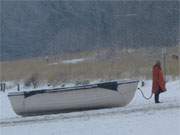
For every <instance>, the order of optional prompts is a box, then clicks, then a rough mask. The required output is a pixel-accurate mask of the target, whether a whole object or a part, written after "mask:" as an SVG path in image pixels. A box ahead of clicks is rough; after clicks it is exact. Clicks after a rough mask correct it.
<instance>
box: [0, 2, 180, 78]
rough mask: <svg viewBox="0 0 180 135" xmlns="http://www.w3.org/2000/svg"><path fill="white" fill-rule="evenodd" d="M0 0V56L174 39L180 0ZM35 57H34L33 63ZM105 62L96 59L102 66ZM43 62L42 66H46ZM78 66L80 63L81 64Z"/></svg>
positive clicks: (161, 43) (163, 42)
mask: <svg viewBox="0 0 180 135" xmlns="http://www.w3.org/2000/svg"><path fill="white" fill-rule="evenodd" d="M0 2H1V6H0V8H1V9H0V14H1V15H0V20H1V37H2V38H1V39H0V40H1V41H0V49H1V50H0V51H1V52H0V59H1V60H16V59H26V58H32V57H42V56H47V55H48V56H55V55H58V56H59V55H62V56H64V55H65V54H66V53H81V52H85V53H87V52H94V51H95V50H102V49H107V48H117V49H118V50H121V49H127V48H132V49H138V48H144V47H152V46H161V47H162V46H176V45H177V44H178V38H179V35H178V33H179V9H180V4H179V3H180V2H179V1H121V0H120V1H89V0H88V1H5V0H4V1H0ZM37 61H38V60H37ZM37 61H33V60H32V61H31V62H32V63H31V62H30V63H31V64H32V65H31V66H35V65H34V63H36V62H37ZM15 63H16V62H15ZM20 63H23V60H22V61H21V62H20ZM25 63H26V62H25ZM108 63H109V62H107V61H103V62H101V63H99V62H98V63H97V64H100V65H98V67H99V68H102V67H101V66H102V65H103V66H108ZM41 64H42V65H43V64H44V63H43V62H42V63H41V61H40V63H39V66H40V67H41V66H42V65H41ZM119 64H120V63H119ZM17 66H18V65H17ZM19 66H22V65H21V64H19ZM28 66H29V65H28ZM28 66H27V65H24V66H23V68H25V69H26V70H28V68H30V69H29V70H30V71H31V69H32V67H28ZM44 66H45V65H43V66H42V68H47V69H48V66H45V67H44ZM58 66H59V65H58ZM76 66H77V65H76ZM76 66H75V67H76ZM79 66H80V65H79ZM81 66H82V67H83V68H84V66H83V64H82V65H81ZM114 66H115V67H114V68H116V66H117V65H114ZM15 67H16V66H15ZM117 67H118V68H119V66H117ZM34 68H36V66H35V67H34ZM58 68H60V67H58ZM61 68H62V69H63V70H67V68H66V67H61ZM86 68H94V66H93V67H86ZM19 69H21V68H19ZM68 69H69V68H68ZM75 69H76V68H75ZM29 70H28V71H29ZM37 70H39V69H37ZM90 70H91V69H88V71H90ZM141 70H142V69H141ZM48 72H49V71H48ZM79 72H81V71H79ZM22 74H24V73H23V71H22ZM45 74H46V73H44V75H45ZM63 74H64V72H63ZM92 74H95V73H92ZM98 74H100V75H99V76H102V75H103V74H104V73H103V72H99V73H98ZM98 74H97V75H98ZM119 74H121V75H122V73H119ZM62 76H63V75H61V77H60V75H59V77H60V78H62ZM72 77H73V76H72ZM79 77H80V76H79Z"/></svg>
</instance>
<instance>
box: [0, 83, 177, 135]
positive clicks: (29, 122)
mask: <svg viewBox="0 0 180 135" xmlns="http://www.w3.org/2000/svg"><path fill="white" fill-rule="evenodd" d="M151 83H152V82H151V81H149V80H147V81H145V86H144V87H142V88H141V89H142V90H143V92H144V93H145V95H146V96H149V95H150V94H151ZM139 87H140V85H139ZM167 90H168V91H167V92H165V93H162V94H161V95H160V101H162V102H163V103H160V104H154V99H153V98H152V99H150V100H148V101H147V100H144V99H143V98H142V96H141V93H140V92H138V91H137V92H136V95H135V97H134V99H133V101H132V102H131V103H130V104H129V105H128V106H126V107H122V108H107V109H99V110H89V111H83V112H72V113H62V114H54V115H44V116H36V117H26V118H22V117H20V116H17V115H16V114H15V113H14V112H13V110H12V108H11V105H10V103H9V100H8V98H7V93H3V92H0V100H1V103H0V108H1V111H0V131H1V132H0V135H17V134H19V135H40V134H43V135H80V134H85V135H110V134H111V135H118V134H125V135H141V134H142V135H143V134H144V135H159V134H163V135H172V134H176V135H178V134H180V129H179V127H180V80H176V81H169V82H168V83H167Z"/></svg>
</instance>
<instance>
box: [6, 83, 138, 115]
mask: <svg viewBox="0 0 180 135" xmlns="http://www.w3.org/2000/svg"><path fill="white" fill-rule="evenodd" d="M137 85H138V81H136V80H125V81H108V82H101V83H96V84H88V85H82V86H74V87H66V88H54V89H42V90H36V91H35V90H32V91H20V92H10V93H9V94H8V98H9V99H10V102H11V105H12V108H13V110H14V111H15V113H16V114H17V115H21V116H32V115H43V114H54V113H61V112H71V111H79V110H86V109H96V108H106V107H123V106H126V105H127V104H129V103H130V101H131V100H132V99H133V97H134V95H135V91H136V89H137Z"/></svg>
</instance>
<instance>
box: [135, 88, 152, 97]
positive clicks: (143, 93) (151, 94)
mask: <svg viewBox="0 0 180 135" xmlns="http://www.w3.org/2000/svg"><path fill="white" fill-rule="evenodd" d="M138 90H139V91H140V92H141V94H142V96H143V98H145V99H146V100H149V99H151V98H152V96H153V93H151V95H150V96H149V97H146V96H145V95H144V93H143V91H142V90H141V89H140V88H138Z"/></svg>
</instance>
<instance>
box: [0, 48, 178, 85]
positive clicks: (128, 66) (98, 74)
mask: <svg viewBox="0 0 180 135" xmlns="http://www.w3.org/2000/svg"><path fill="white" fill-rule="evenodd" d="M97 52H98V53H99V54H98V55H97ZM97 52H92V53H90V52H88V53H87V52H82V53H79V54H73V55H69V56H68V55H66V56H64V57H61V58H60V57H56V59H54V58H53V57H51V58H50V62H47V61H46V60H45V59H44V58H34V59H27V60H18V61H11V62H1V63H0V67H1V75H0V76H1V80H26V79H28V78H29V77H30V76H31V75H32V74H34V73H38V74H39V79H40V80H47V81H49V82H51V83H54V84H56V83H61V82H68V81H77V80H92V79H100V78H101V79H108V80H109V79H124V78H138V79H139V78H141V77H144V78H150V77H151V68H152V65H153V64H154V62H155V61H156V60H157V59H161V52H160V49H159V50H158V49H153V48H149V49H136V50H113V53H112V50H111V52H110V53H109V50H108V49H107V50H103V51H97ZM167 53H168V55H167V74H168V75H172V76H174V77H175V76H178V75H179V71H180V70H179V67H180V66H179V60H177V59H173V58H172V57H171V56H172V55H173V54H179V53H178V47H175V48H168V52H167ZM101 54H103V55H101ZM80 57H92V58H93V59H91V60H89V61H85V62H81V63H78V64H63V63H62V62H61V60H62V59H67V58H69V59H71V58H80ZM94 58H96V59H94ZM53 62H58V64H54V65H51V64H50V63H53Z"/></svg>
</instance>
